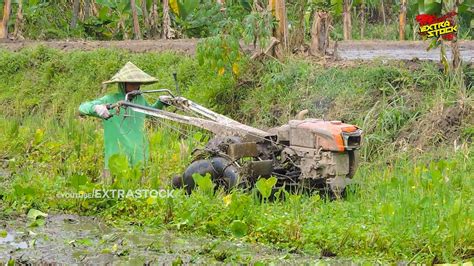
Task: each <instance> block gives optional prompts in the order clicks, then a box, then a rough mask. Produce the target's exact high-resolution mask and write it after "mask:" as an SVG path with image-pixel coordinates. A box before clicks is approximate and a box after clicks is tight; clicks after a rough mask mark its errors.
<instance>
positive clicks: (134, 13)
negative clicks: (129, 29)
mask: <svg viewBox="0 0 474 266" xmlns="http://www.w3.org/2000/svg"><path fill="white" fill-rule="evenodd" d="M130 6H131V8H132V19H133V39H135V40H140V39H141V34H140V23H139V22H138V14H137V5H136V4H135V0H130Z"/></svg>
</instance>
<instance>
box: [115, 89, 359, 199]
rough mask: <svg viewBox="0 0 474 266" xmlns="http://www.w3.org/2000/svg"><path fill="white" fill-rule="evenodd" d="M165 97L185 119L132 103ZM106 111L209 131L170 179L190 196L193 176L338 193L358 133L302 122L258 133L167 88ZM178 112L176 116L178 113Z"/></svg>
mask: <svg viewBox="0 0 474 266" xmlns="http://www.w3.org/2000/svg"><path fill="white" fill-rule="evenodd" d="M148 93H161V94H163V93H166V94H167V95H162V96H161V97H160V100H161V101H162V102H164V103H165V104H166V105H168V106H172V107H175V108H176V109H177V110H180V111H182V112H184V113H186V114H188V115H183V114H178V113H177V112H168V111H164V110H158V109H154V108H151V107H146V106H142V105H137V104H134V103H132V102H131V101H130V99H131V97H133V96H134V95H137V94H148ZM110 108H126V109H131V110H133V111H135V112H140V113H144V114H147V115H150V116H153V117H157V118H160V119H166V120H171V121H174V122H178V123H183V124H187V125H192V126H196V127H199V128H202V129H205V130H208V131H210V132H212V133H213V135H214V137H213V138H211V139H210V140H209V142H208V143H207V144H206V145H205V147H204V148H203V149H200V150H197V152H195V153H193V154H194V157H193V158H194V160H193V162H192V163H191V164H190V165H189V166H188V167H187V168H186V169H185V170H184V173H183V174H182V175H179V176H176V177H175V178H174V179H173V185H174V186H175V187H185V189H186V190H187V192H188V193H191V191H192V189H193V188H194V186H195V183H194V180H193V174H195V173H198V174H201V175H205V174H210V176H211V178H212V180H213V182H214V183H215V184H216V185H218V187H224V188H225V189H226V190H230V189H232V188H235V187H242V188H251V187H252V186H253V185H254V184H255V183H256V181H257V180H258V179H259V178H260V177H265V178H266V177H270V176H275V177H276V178H277V180H278V181H277V185H276V188H280V187H285V189H287V191H302V190H305V191H307V190H310V191H312V190H315V189H317V190H324V191H326V192H329V193H334V195H336V196H337V195H341V193H342V192H343V191H344V189H345V187H346V185H347V184H349V183H350V179H351V178H352V177H353V176H354V174H355V172H356V168H357V160H358V156H357V150H358V149H359V147H360V143H361V134H362V130H361V129H359V128H358V127H357V126H354V125H350V124H345V123H342V122H341V121H325V120H323V119H316V118H306V119H305V118H303V116H304V115H305V114H306V113H307V111H306V110H305V111H302V112H300V113H299V114H298V115H297V117H296V119H295V120H290V121H289V122H288V124H285V125H282V126H280V127H276V128H271V129H269V130H261V129H258V128H254V127H251V126H248V125H245V124H242V123H240V122H237V121H235V120H233V119H231V118H229V117H227V116H224V115H221V114H218V113H215V112H213V111H211V110H209V109H207V108H205V107H203V106H201V105H199V104H197V103H195V102H193V101H191V100H189V99H186V98H184V97H177V96H174V95H173V94H172V92H171V91H169V90H167V89H160V90H149V91H133V92H130V93H128V94H127V95H126V97H125V99H124V100H123V101H120V102H118V103H117V104H115V105H114V106H111V107H110ZM180 113H181V112H180Z"/></svg>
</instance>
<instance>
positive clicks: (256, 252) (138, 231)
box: [0, 215, 342, 265]
mask: <svg viewBox="0 0 474 266" xmlns="http://www.w3.org/2000/svg"><path fill="white" fill-rule="evenodd" d="M0 233H1V234H0V262H1V263H2V264H5V263H6V262H8V261H9V260H14V261H16V262H17V263H35V264H36V263H41V264H43V263H59V264H114V265H116V264H134V265H140V264H159V265H162V264H173V263H180V262H182V263H184V264H190V263H197V264H209V263H255V262H259V261H260V262H274V263H277V264H307V263H314V262H316V261H318V262H325V261H327V262H331V260H326V259H321V258H318V257H315V256H305V255H301V254H290V253H288V252H285V251H280V250H275V249H271V248H268V247H264V246H261V245H256V244H248V243H243V242H240V241H238V240H233V241H230V240H218V239H213V238H207V237H202V236H193V235H182V234H179V233H177V232H173V231H168V230H159V229H152V228H147V229H143V228H137V227H134V226H129V227H128V228H115V227H111V226H108V225H106V224H105V223H103V222H101V221H100V220H99V219H97V218H94V217H80V216H75V215H50V216H48V217H47V218H46V223H45V224H44V225H42V226H37V227H29V226H28V225H27V221H26V220H22V219H15V220H14V221H0ZM332 262H334V261H332ZM341 262H342V261H338V264H340V263H341Z"/></svg>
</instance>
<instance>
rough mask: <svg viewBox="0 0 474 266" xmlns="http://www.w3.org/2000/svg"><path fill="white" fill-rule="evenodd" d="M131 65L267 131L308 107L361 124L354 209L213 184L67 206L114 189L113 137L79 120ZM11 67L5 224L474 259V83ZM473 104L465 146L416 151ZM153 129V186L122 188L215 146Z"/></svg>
mask: <svg viewBox="0 0 474 266" xmlns="http://www.w3.org/2000/svg"><path fill="white" fill-rule="evenodd" d="M128 60H131V61H133V62H134V63H136V64H137V65H138V66H139V67H141V68H143V69H144V70H145V71H147V72H148V73H150V74H152V75H155V76H157V77H158V78H159V79H160V82H159V83H158V84H157V85H153V86H150V87H148V88H149V89H153V88H162V87H168V88H172V87H173V80H172V76H171V75H170V73H172V72H173V71H174V70H177V72H178V77H179V81H180V84H181V85H182V89H183V94H184V95H185V96H187V97H189V98H191V99H193V100H195V101H197V102H199V103H202V104H204V105H207V106H211V107H213V108H214V109H215V110H217V111H219V112H224V113H226V114H229V115H231V116H232V117H234V118H236V119H238V120H241V121H244V122H246V123H250V124H253V125H258V126H259V127H270V126H275V125H279V124H282V123H286V122H287V121H288V120H289V119H290V118H292V117H293V116H294V115H295V114H296V113H297V112H298V111H299V110H301V109H303V108H308V109H309V110H310V114H311V116H315V117H319V116H322V115H324V116H325V117H326V118H328V119H343V120H345V121H347V122H351V123H357V124H358V125H360V126H362V128H363V129H364V131H365V143H364V148H363V149H362V150H361V154H362V162H361V166H360V168H359V170H358V173H357V175H356V177H355V181H356V182H357V184H359V185H358V186H355V187H354V189H353V190H351V192H350V193H349V195H348V198H347V199H346V200H344V201H326V200H324V199H322V198H321V197H320V196H319V195H317V194H314V195H290V196H289V198H288V199H287V200H286V201H277V202H264V203H262V201H261V200H260V199H258V198H257V197H256V196H255V193H256V191H253V192H251V193H243V192H241V191H233V192H232V193H230V194H228V195H226V194H224V193H222V192H217V193H209V191H208V190H206V189H205V187H204V185H202V187H200V188H199V189H198V191H197V192H196V193H193V194H192V195H190V196H186V195H184V193H183V192H182V191H179V190H177V191H174V198H167V199H162V198H155V197H149V198H145V199H131V198H127V199H123V200H118V199H81V200H75V199H66V198H58V197H57V194H58V193H64V192H79V191H84V192H91V191H92V190H93V189H100V188H103V184H101V183H100V182H99V181H98V180H97V178H98V176H99V175H100V171H101V168H102V165H103V154H102V153H103V150H102V149H103V146H102V145H103V144H102V142H103V139H102V132H101V124H100V123H99V122H98V121H97V120H95V119H89V118H88V119H81V118H79V117H78V116H77V114H76V112H77V111H76V109H77V107H78V105H79V104H80V102H82V101H84V100H87V99H92V98H96V97H98V96H99V95H102V94H103V93H105V92H106V90H103V89H102V88H101V87H100V82H101V81H103V80H107V79H108V78H109V76H110V75H111V74H112V73H114V72H115V71H116V70H117V69H118V68H119V67H120V66H121V65H123V64H124V63H125V62H126V61H128ZM0 65H2V66H3V67H2V68H0V82H1V83H0V88H2V90H0V103H1V104H2V105H3V106H6V108H5V109H4V110H3V112H2V113H1V114H0V116H1V118H2V119H1V120H0V157H1V159H2V162H3V166H4V168H7V169H8V171H9V172H10V173H11V174H10V175H4V176H1V177H0V183H2V184H3V185H2V190H0V209H2V212H1V214H0V217H3V218H2V219H8V217H12V216H15V215H18V214H22V213H26V212H27V211H28V210H29V209H32V208H35V209H39V210H41V211H44V212H53V213H54V212H68V213H78V214H83V215H99V216H101V217H103V218H104V219H105V220H107V221H108V222H110V223H113V224H116V225H127V226H129V224H135V225H139V226H151V227H157V228H167V229H172V230H176V231H180V232H184V233H191V232H192V233H198V234H203V235H211V236H215V237H225V238H230V239H243V240H245V241H247V242H251V243H254V242H259V243H265V244H267V245H270V246H273V247H277V248H282V249H285V250H289V251H291V252H298V253H307V254H319V255H325V256H328V255H337V256H338V257H341V258H350V259H351V260H356V261H358V260H364V261H365V260H368V261H372V262H375V261H378V262H419V263H427V264H428V263H436V262H461V261H466V260H469V259H470V258H472V256H473V250H472V246H473V244H474V243H473V241H472V239H474V230H473V226H472V225H473V220H472V217H473V214H474V213H473V209H472V205H473V202H472V196H471V195H472V194H473V192H474V191H473V190H474V184H473V180H472V178H469V177H470V176H471V175H472V174H471V173H472V172H473V171H474V169H473V165H474V164H473V159H472V158H473V156H472V151H473V150H472V147H471V146H470V143H469V140H470V138H472V122H470V121H472V120H470V118H471V117H472V113H470V112H469V110H470V109H469V108H470V106H471V105H472V100H471V99H472V84H471V83H470V82H472V76H469V75H470V74H469V73H468V75H467V77H466V78H465V79H464V82H463V83H461V82H460V81H459V79H456V78H453V77H444V76H443V75H442V74H441V73H440V72H439V70H438V68H437V67H436V66H433V65H430V64H422V65H419V66H416V68H413V69H410V70H409V69H407V68H406V66H405V65H404V64H403V63H391V64H384V63H382V62H375V63H373V64H365V65H359V66H354V67H333V68H328V69H324V68H321V67H318V66H317V65H315V64H314V63H312V62H310V61H303V60H298V59H290V60H288V61H287V62H284V63H283V64H281V63H277V62H271V61H269V62H267V63H265V64H258V65H249V66H248V68H247V71H246V72H244V73H243V74H242V75H241V76H240V77H239V79H238V80H237V81H233V80H232V79H231V78H230V77H228V76H225V75H224V76H218V75H216V73H215V72H214V71H212V70H210V69H208V68H207V67H206V66H199V65H198V64H197V63H196V61H195V60H193V59H192V58H189V57H185V56H180V55H176V54H171V53H165V54H154V53H147V54H133V53H128V52H122V51H117V50H97V51H92V52H79V51H76V52H67V53H66V52H60V51H57V50H52V49H47V48H44V47H40V48H34V49H27V50H22V51H20V52H17V53H12V52H8V51H1V53H0ZM109 90H115V88H109ZM460 101H462V102H463V105H462V106H463V108H464V109H465V110H466V112H465V113H462V114H463V117H464V118H463V119H461V122H460V125H457V127H458V128H459V132H463V134H462V137H461V138H460V137H459V136H457V137H456V138H455V139H452V138H451V137H449V136H445V135H443V134H442V133H443V132H440V133H439V134H440V135H439V136H438V135H437V136H438V137H437V138H433V140H431V136H429V135H426V136H425V137H426V139H428V140H429V141H427V142H423V143H422V144H420V147H421V148H420V147H417V146H416V145H418V144H419V143H418V142H416V141H415V142H408V143H405V144H403V141H402V140H405V141H412V140H411V139H410V138H405V137H404V136H405V133H406V134H408V133H411V132H418V131H416V129H417V128H421V129H422V128H423V125H424V124H428V121H434V122H437V121H438V120H432V117H433V114H435V113H436V112H434V110H436V109H437V108H438V107H442V109H443V108H444V109H443V110H448V109H450V108H451V109H452V108H458V103H459V102H460ZM464 109H463V110H464ZM255 114H257V115H255ZM443 114H444V112H441V115H440V117H441V119H444V116H443ZM443 121H444V120H443ZM431 123H433V122H431ZM177 128H178V129H179V132H178V131H176V129H177ZM421 129H420V130H421ZM147 130H148V136H149V140H150V152H151V154H150V158H151V161H150V164H149V165H148V167H147V169H146V172H145V176H144V178H142V177H141V176H140V175H137V174H136V173H134V172H133V171H132V170H126V169H125V168H126V167H125V166H124V165H122V166H120V167H123V168H124V169H121V170H124V171H122V172H123V174H121V175H120V176H119V181H118V183H116V184H114V185H113V186H112V188H123V189H136V188H158V187H167V186H168V184H169V180H170V178H171V176H172V175H173V174H174V173H179V172H181V171H182V170H183V168H184V166H185V165H186V164H187V163H188V162H189V161H190V160H191V157H190V152H191V151H192V150H193V149H194V148H195V147H198V146H200V145H203V143H204V142H205V139H206V138H207V135H206V134H205V133H202V132H201V131H199V130H197V129H192V128H189V127H185V126H181V125H177V124H168V123H167V124H164V123H161V122H159V121H149V122H148V123H147ZM420 132H424V131H420ZM470 132H471V133H470ZM432 133H433V134H434V133H436V132H432ZM415 140H417V139H415ZM452 140H456V141H457V142H456V143H457V145H456V146H453V145H452V142H451V141H452ZM415 144H416V145H415ZM436 146H438V148H437V147H436ZM418 149H422V150H423V152H419V151H418V152H417V150H418ZM119 165H120V164H119ZM119 170H120V169H119ZM203 184H204V183H203Z"/></svg>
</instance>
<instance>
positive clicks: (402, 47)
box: [0, 39, 474, 63]
mask: <svg viewBox="0 0 474 266" xmlns="http://www.w3.org/2000/svg"><path fill="white" fill-rule="evenodd" d="M198 41H199V39H179V40H138V41H132V40H127V41H81V40H74V41H73V40H71V41H67V40H66V41H3V42H0V48H4V49H9V50H12V51H18V50H21V49H23V48H25V47H31V46H36V45H44V46H48V47H52V48H56V49H60V50H65V51H69V50H83V51H88V50H94V49H98V48H118V49H125V50H128V51H132V52H163V51H174V52H179V53H184V54H189V55H193V54H194V53H195V51H196V45H197V43H198ZM428 45H429V44H428V42H427V41H426V42H423V41H375V40H370V41H340V42H338V50H337V54H338V56H339V58H340V59H342V60H373V59H377V58H380V59H396V60H413V59H419V60H433V61H439V59H440V51H439V48H437V49H432V50H430V51H427V50H426V49H427V47H428ZM241 46H242V47H243V48H244V50H246V51H248V52H250V53H251V52H252V50H253V48H252V46H247V45H244V44H241ZM459 48H460V52H461V57H462V59H463V61H465V62H470V63H472V62H473V60H474V41H459ZM333 50H334V43H333V42H331V44H330V45H329V50H328V52H329V53H331V54H332V53H333V52H334V51H333ZM447 56H448V59H449V60H450V59H451V51H450V48H449V47H447Z"/></svg>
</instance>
